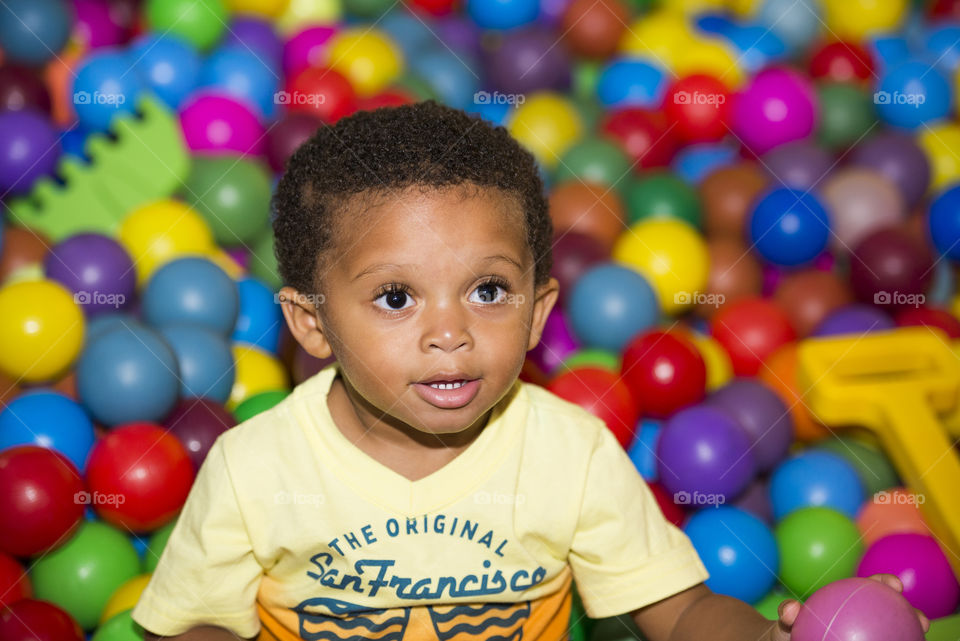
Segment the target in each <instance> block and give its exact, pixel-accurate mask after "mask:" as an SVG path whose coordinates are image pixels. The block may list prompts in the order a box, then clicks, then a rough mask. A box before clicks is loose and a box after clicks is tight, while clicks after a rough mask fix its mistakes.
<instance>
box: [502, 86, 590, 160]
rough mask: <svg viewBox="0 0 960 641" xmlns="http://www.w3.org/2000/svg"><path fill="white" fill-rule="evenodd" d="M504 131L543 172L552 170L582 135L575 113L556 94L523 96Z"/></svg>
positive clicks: (571, 105) (579, 121)
mask: <svg viewBox="0 0 960 641" xmlns="http://www.w3.org/2000/svg"><path fill="white" fill-rule="evenodd" d="M507 128H508V129H509V130H510V134H511V135H513V137H514V138H516V139H517V140H518V141H519V142H520V144H522V145H523V146H524V147H526V148H527V149H528V150H529V151H530V153H532V154H533V155H534V156H536V158H537V160H539V161H540V163H541V164H543V165H544V166H545V167H546V168H547V169H552V168H553V167H554V166H556V164H557V162H558V161H559V160H560V157H561V156H562V155H563V154H564V152H566V151H567V149H569V148H570V147H571V146H572V145H573V144H574V143H575V142H577V140H578V139H579V138H580V136H581V135H582V134H583V122H582V121H581V119H580V114H578V113H577V109H576V108H575V107H574V106H573V104H571V103H570V101H569V100H567V99H566V98H564V97H563V96H561V95H560V94H556V93H552V92H549V91H543V92H538V93H533V94H530V95H529V96H527V97H526V100H525V101H524V102H523V103H522V104H520V105H518V106H517V108H516V110H515V111H514V113H513V118H511V120H510V123H509V125H508V127H507Z"/></svg>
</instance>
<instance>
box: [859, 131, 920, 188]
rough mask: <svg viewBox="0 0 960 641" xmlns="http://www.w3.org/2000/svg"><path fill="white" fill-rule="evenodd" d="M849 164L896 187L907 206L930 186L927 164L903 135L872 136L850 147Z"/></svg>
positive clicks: (918, 146)
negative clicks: (876, 174)
mask: <svg viewBox="0 0 960 641" xmlns="http://www.w3.org/2000/svg"><path fill="white" fill-rule="evenodd" d="M849 161H850V163H851V164H852V165H856V166H858V167H864V168H867V169H873V170H874V171H876V172H878V173H879V174H880V175H881V176H883V177H884V178H886V179H887V180H888V181H889V182H891V183H893V184H894V185H896V186H897V188H899V190H900V193H901V194H902V195H903V197H904V200H905V201H906V204H907V205H908V206H912V205H915V204H916V203H917V202H918V201H919V200H920V199H921V198H922V197H923V195H924V194H925V193H926V192H927V187H928V186H929V185H930V180H931V177H930V162H929V161H928V159H927V157H926V155H925V154H924V152H923V149H922V148H921V147H920V145H919V144H918V143H917V141H916V140H915V139H914V137H913V136H909V135H906V134H903V133H897V132H884V133H879V134H877V135H875V136H871V137H870V138H868V139H867V140H864V141H863V142H862V143H860V144H858V145H857V146H856V147H854V148H853V151H852V152H851V153H850V156H849Z"/></svg>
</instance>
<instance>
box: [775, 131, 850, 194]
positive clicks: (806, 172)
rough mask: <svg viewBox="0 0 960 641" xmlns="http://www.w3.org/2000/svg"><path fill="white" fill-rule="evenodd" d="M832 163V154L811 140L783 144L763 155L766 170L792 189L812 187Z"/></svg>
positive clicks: (828, 169)
mask: <svg viewBox="0 0 960 641" xmlns="http://www.w3.org/2000/svg"><path fill="white" fill-rule="evenodd" d="M833 164H834V161H833V156H832V155H831V154H830V153H829V152H828V151H826V150H825V149H822V148H820V147H819V146H817V145H816V144H814V143H811V142H794V143H790V144H787V145H783V146H782V147H777V148H776V149H774V150H773V151H771V152H769V153H768V154H767V155H765V156H764V157H763V165H764V166H765V167H766V169H767V172H769V173H770V175H771V176H773V177H774V179H775V180H776V179H779V180H780V181H781V182H783V183H784V184H785V185H786V186H787V187H792V188H794V189H810V188H812V187H813V186H814V185H816V184H817V183H819V182H820V181H822V180H823V178H824V177H825V176H826V175H827V174H828V173H829V172H830V168H831V167H832V166H833Z"/></svg>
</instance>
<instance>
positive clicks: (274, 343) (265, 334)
mask: <svg viewBox="0 0 960 641" xmlns="http://www.w3.org/2000/svg"><path fill="white" fill-rule="evenodd" d="M237 292H238V294H239V295H240V312H239V313H238V314H237V323H236V325H235V326H234V328H233V336H232V337H231V338H232V339H233V340H234V341H236V342H239V343H249V344H251V345H256V346H257V347H262V348H263V349H265V350H267V351H268V352H276V351H277V350H278V349H279V348H280V330H281V329H282V328H283V324H284V320H283V312H282V311H281V309H280V305H278V304H277V301H276V299H275V294H274V293H273V290H272V289H270V288H269V287H267V286H266V285H264V284H263V283H262V282H260V281H259V280H257V279H255V278H244V279H242V280H240V281H238V282H237Z"/></svg>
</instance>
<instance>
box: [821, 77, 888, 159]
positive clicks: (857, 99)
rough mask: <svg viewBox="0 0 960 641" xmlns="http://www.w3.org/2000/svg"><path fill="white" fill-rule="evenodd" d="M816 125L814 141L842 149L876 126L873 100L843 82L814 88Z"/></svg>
mask: <svg viewBox="0 0 960 641" xmlns="http://www.w3.org/2000/svg"><path fill="white" fill-rule="evenodd" d="M817 97H818V100H819V104H820V124H819V127H818V129H817V140H818V141H819V142H820V143H821V144H823V145H824V146H826V147H827V148H829V149H844V148H846V147H847V146H848V145H852V144H854V143H856V142H858V141H859V140H861V139H862V138H863V137H865V136H866V135H867V134H868V133H870V130H871V129H872V128H873V127H875V126H876V111H875V106H874V104H873V98H872V96H871V95H869V94H868V93H867V92H866V91H864V90H863V89H861V88H859V87H855V86H852V85H849V84H845V83H837V84H828V85H822V86H820V87H818V88H817Z"/></svg>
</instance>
